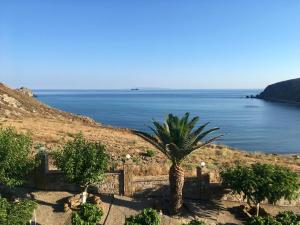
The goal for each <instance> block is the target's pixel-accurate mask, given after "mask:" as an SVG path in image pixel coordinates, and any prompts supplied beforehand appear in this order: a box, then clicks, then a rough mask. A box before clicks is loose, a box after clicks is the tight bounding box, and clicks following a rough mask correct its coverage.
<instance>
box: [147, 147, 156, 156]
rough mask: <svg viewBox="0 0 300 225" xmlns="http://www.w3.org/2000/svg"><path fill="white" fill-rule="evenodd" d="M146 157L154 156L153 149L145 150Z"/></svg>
mask: <svg viewBox="0 0 300 225" xmlns="http://www.w3.org/2000/svg"><path fill="white" fill-rule="evenodd" d="M145 155H146V156H147V157H153V156H155V151H153V150H152V149H148V150H147V151H146V154H145Z"/></svg>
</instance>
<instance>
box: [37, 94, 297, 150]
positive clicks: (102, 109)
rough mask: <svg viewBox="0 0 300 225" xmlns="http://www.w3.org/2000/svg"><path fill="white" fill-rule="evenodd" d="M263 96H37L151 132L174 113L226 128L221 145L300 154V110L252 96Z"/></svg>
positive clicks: (74, 110) (66, 108)
mask: <svg viewBox="0 0 300 225" xmlns="http://www.w3.org/2000/svg"><path fill="white" fill-rule="evenodd" d="M259 92H260V90H163V91H162V90H160V91H152V90H151V91H141V90H140V91H128V90H88V91H86V90H84V91H83V90H78V91H77V90H76V91H70V90H68V91H65V90H51V91H49V90H36V91H35V93H36V94H37V95H38V99H39V100H40V101H42V102H44V103H46V104H48V105H51V106H53V107H56V108H59V109H61V110H64V111H67V112H72V113H76V114H81V115H86V116H89V117H92V118H93V119H95V120H96V121H99V122H101V123H102V124H106V125H113V126H117V127H128V128H133V129H138V130H148V129H147V126H148V125H151V120H152V118H153V119H156V120H162V119H163V118H164V117H165V116H166V115H167V114H168V113H169V112H172V113H174V114H178V115H182V114H183V113H184V112H190V113H191V115H199V116H200V118H201V122H202V123H204V122H207V121H209V122H211V127H214V126H217V127H220V128H221V130H220V133H223V134H224V137H223V138H222V139H221V140H220V141H219V143H221V144H226V145H229V146H231V147H236V148H240V149H245V150H248V151H264V152H272V153H300V107H299V106H295V105H288V104H283V103H275V102H268V101H264V100H259V99H246V98H244V97H245V96H246V95H250V94H256V93H259Z"/></svg>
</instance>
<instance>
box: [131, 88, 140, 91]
mask: <svg viewBox="0 0 300 225" xmlns="http://www.w3.org/2000/svg"><path fill="white" fill-rule="evenodd" d="M138 90H140V89H138V88H131V89H130V91H138Z"/></svg>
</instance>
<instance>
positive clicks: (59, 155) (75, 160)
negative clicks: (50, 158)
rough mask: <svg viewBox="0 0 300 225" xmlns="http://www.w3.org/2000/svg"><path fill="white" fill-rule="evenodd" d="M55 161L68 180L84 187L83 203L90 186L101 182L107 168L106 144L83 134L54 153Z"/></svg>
mask: <svg viewBox="0 0 300 225" xmlns="http://www.w3.org/2000/svg"><path fill="white" fill-rule="evenodd" d="M54 157H55V163H56V165H57V167H58V168H59V169H61V170H62V171H63V172H64V173H65V174H66V177H67V178H68V180H69V181H70V182H72V183H75V184H77V185H79V186H80V187H81V188H83V193H82V204H84V203H85V202H86V198H87V190H88V187H89V186H90V185H92V184H95V183H97V182H100V181H101V180H102V179H103V174H104V172H105V171H106V169H107V162H108V156H107V154H106V150H105V147H104V145H102V144H101V143H100V142H94V141H89V140H86V139H84V138H83V136H82V135H81V134H79V135H77V136H76V137H75V139H74V140H71V141H69V142H68V143H67V144H66V145H65V146H64V147H63V149H62V150H61V151H57V152H55V154H54Z"/></svg>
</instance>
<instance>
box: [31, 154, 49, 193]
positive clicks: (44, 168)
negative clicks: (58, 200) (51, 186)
mask: <svg viewBox="0 0 300 225" xmlns="http://www.w3.org/2000/svg"><path fill="white" fill-rule="evenodd" d="M36 158H37V159H38V160H39V163H40V164H39V166H38V167H37V168H36V169H35V179H34V180H35V186H36V188H37V189H41V190H46V189H47V177H46V175H47V173H48V172H49V160H48V153H46V152H40V153H38V154H37V155H36Z"/></svg>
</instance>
